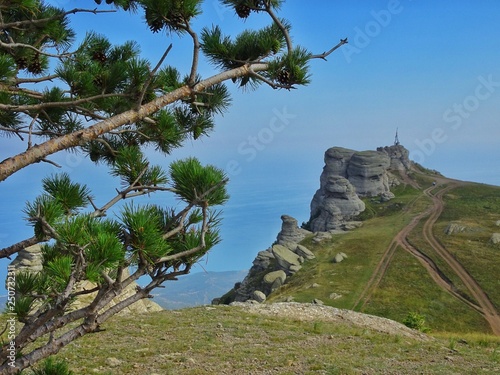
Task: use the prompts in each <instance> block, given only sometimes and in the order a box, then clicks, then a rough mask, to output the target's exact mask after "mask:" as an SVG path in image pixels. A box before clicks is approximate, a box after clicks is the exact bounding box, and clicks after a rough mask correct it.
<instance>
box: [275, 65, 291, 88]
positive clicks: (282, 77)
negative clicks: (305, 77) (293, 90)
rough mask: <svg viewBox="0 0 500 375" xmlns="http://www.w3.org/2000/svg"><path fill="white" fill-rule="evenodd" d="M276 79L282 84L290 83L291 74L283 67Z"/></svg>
mask: <svg viewBox="0 0 500 375" xmlns="http://www.w3.org/2000/svg"><path fill="white" fill-rule="evenodd" d="M277 80H278V82H279V83H281V84H282V85H290V84H291V83H292V74H291V73H290V71H289V70H288V69H286V68H283V69H282V70H281V72H279V73H278V77H277Z"/></svg>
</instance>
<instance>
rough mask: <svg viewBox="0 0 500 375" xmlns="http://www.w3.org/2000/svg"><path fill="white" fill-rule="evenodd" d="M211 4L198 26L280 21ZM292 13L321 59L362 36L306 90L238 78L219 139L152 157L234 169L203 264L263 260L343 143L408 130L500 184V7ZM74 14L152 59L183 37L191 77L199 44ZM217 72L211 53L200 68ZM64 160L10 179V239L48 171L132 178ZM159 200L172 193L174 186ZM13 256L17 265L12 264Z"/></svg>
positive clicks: (228, 29)
mask: <svg viewBox="0 0 500 375" xmlns="http://www.w3.org/2000/svg"><path fill="white" fill-rule="evenodd" d="M48 2H49V3H51V4H53V5H57V6H62V7H65V8H67V9H71V8H74V7H76V6H77V7H79V8H82V7H85V6H87V7H89V8H94V7H95V3H94V2H93V1H90V0H85V1H81V0H80V1H63V0H61V1H56V0H54V1H48ZM305 4H307V5H305ZM101 8H104V9H105V8H106V6H105V4H104V2H103V4H102V5H101ZM203 11H204V13H203V15H202V16H200V17H199V19H198V20H197V21H196V22H195V23H194V27H195V29H197V30H200V29H201V28H202V27H203V26H210V25H212V24H213V25H219V26H220V27H221V28H222V30H223V31H224V32H225V33H227V34H230V35H234V34H235V33H237V32H239V31H241V30H243V29H245V28H253V27H259V26H262V25H267V24H269V23H270V21H269V20H268V19H267V18H266V17H264V15H262V14H255V15H252V16H251V17H250V18H249V19H247V20H246V21H245V22H241V21H240V20H239V19H238V18H237V17H236V16H235V14H234V12H233V11H232V10H230V9H228V8H225V7H222V6H220V5H219V2H217V1H206V2H205V3H204V6H203ZM280 15H281V16H282V17H284V18H287V19H288V20H289V21H290V22H291V23H292V25H293V27H292V37H293V42H294V43H295V44H296V45H301V46H303V47H306V48H307V49H308V50H310V51H311V52H313V53H315V54H317V53H322V52H324V51H326V50H329V49H330V48H331V47H332V46H334V45H336V44H337V43H338V42H339V40H340V39H341V38H348V40H349V43H348V44H347V45H345V46H343V47H342V48H341V49H339V50H337V51H335V52H334V53H333V54H332V55H330V56H329V57H328V58H327V59H326V61H325V60H320V59H318V60H314V61H312V62H311V64H310V67H311V74H312V76H311V83H310V84H309V85H308V86H306V87H299V88H298V89H296V90H292V91H286V90H273V89H271V88H270V87H266V86H262V87H260V88H259V89H257V90H255V91H242V90H240V89H237V88H234V87H231V92H232V97H233V105H232V106H231V108H230V109H229V112H228V113H226V114H224V116H220V117H218V118H217V119H216V124H217V125H216V128H215V130H214V132H213V133H212V134H211V136H210V137H208V138H203V139H199V140H197V141H192V142H191V141H190V142H188V143H187V144H186V145H185V147H183V148H182V149H179V150H176V151H175V152H174V153H173V154H172V155H171V156H168V157H165V156H164V155H158V154H154V153H150V155H149V156H150V158H151V160H152V161H153V162H154V163H156V164H159V165H162V166H165V167H167V166H168V164H169V163H170V162H171V161H172V160H176V159H180V158H183V157H187V156H196V157H198V158H200V160H202V161H203V162H204V163H210V164H214V165H216V166H217V167H219V168H222V169H224V170H225V171H226V173H227V175H228V176H229V178H230V182H229V185H228V190H229V193H230V195H231V199H230V201H229V202H228V203H227V204H226V205H225V207H224V208H223V211H224V221H223V226H222V230H221V234H222V237H223V241H222V243H221V244H219V245H217V246H216V247H215V248H214V249H213V250H212V251H211V252H210V253H209V255H208V257H206V258H204V259H203V261H201V262H200V263H199V264H198V265H197V266H196V268H195V271H203V270H207V271H226V270H242V269H249V268H250V267H251V266H252V261H253V259H254V258H255V256H256V255H257V253H258V252H259V251H261V250H265V249H267V248H268V247H269V246H270V245H271V244H272V242H273V241H274V240H275V239H276V235H277V234H278V232H279V230H280V227H281V220H280V216H281V215H283V214H287V215H291V216H293V217H295V218H296V219H297V220H298V222H299V224H300V223H302V222H304V221H307V220H308V219H309V204H310V201H311V199H312V197H313V195H314V193H315V191H316V189H318V188H319V176H320V174H321V171H322V168H323V164H324V163H323V155H324V152H325V151H326V150H327V149H328V148H330V147H333V146H341V147H346V148H351V149H355V150H374V149H376V148H377V147H379V146H387V145H391V144H393V142H394V136H395V133H396V130H398V135H399V140H400V142H401V144H402V145H404V146H405V147H406V148H407V149H408V150H409V151H410V158H411V159H412V160H414V161H416V162H418V163H420V164H422V165H423V166H425V167H427V168H430V169H436V170H438V171H440V172H441V173H442V174H444V175H445V176H447V177H451V178H456V179H460V180H467V181H475V182H481V183H487V184H493V185H500V170H499V160H500V147H499V146H500V126H499V125H500V124H499V123H500V105H499V104H500V2H498V1H497V0H482V1H480V2H479V1H477V0H475V1H472V0H470V1H468V0H441V1H439V2H430V1H424V0H384V1H379V0H371V1H368V0H357V1H352V0H337V1H310V2H307V3H306V2H303V1H297V0H290V1H287V2H285V3H284V4H283V6H282V8H281V10H280ZM73 19H74V23H72V25H73V27H74V28H75V30H77V31H78V32H82V31H85V30H88V27H89V25H91V26H90V27H91V28H92V29H94V30H95V31H97V32H98V33H103V34H105V35H106V36H108V37H109V38H110V39H111V40H112V41H113V42H115V43H123V42H125V41H126V40H131V39H132V40H136V41H138V42H139V43H140V45H141V49H142V52H143V54H144V56H146V57H148V58H150V59H151V60H152V61H156V60H157V59H158V58H159V57H160V56H161V55H162V53H163V52H164V51H165V49H166V48H167V46H168V44H170V43H172V45H173V48H172V50H171V52H170V53H169V55H168V58H167V63H168V64H171V65H174V66H177V67H179V69H181V71H182V69H184V71H183V73H187V72H188V69H189V67H190V65H189V62H190V59H191V55H190V51H191V45H190V43H189V40H182V39H180V38H178V37H176V36H173V37H172V36H169V35H165V34H155V35H152V34H151V33H150V32H149V31H148V29H147V27H146V26H145V25H144V23H143V22H142V19H141V16H140V15H135V16H131V15H128V14H125V15H124V14H100V15H94V14H85V15H77V16H75V17H74V18H73ZM214 73H215V70H214V68H213V67H211V66H209V65H207V64H206V63H205V62H204V61H202V63H201V65H200V74H202V75H203V76H208V75H211V74H214ZM24 147H25V145H23V144H22V143H21V142H19V141H18V140H17V139H16V138H8V139H6V140H5V139H0V160H3V159H4V158H6V157H7V156H8V155H9V154H11V153H12V152H14V151H21V150H23V148H24ZM51 160H54V161H56V162H57V163H59V164H61V165H62V168H60V169H58V170H56V168H54V167H53V166H51V165H49V164H36V165H33V166H29V167H27V168H25V169H23V170H22V171H20V172H19V173H17V174H16V175H14V176H12V177H10V178H9V179H8V180H6V181H4V182H1V183H0V191H1V192H2V195H1V196H2V200H1V207H0V224H1V225H0V248H2V247H4V246H8V245H10V244H12V243H14V242H17V241H19V240H21V239H24V238H27V237H29V236H31V232H30V227H28V226H27V225H26V223H25V221H24V220H23V213H22V209H23V208H24V205H25V202H26V201H28V200H31V199H33V198H34V197H35V196H36V195H37V194H38V193H39V192H40V185H41V184H40V178H41V177H43V176H46V175H48V174H51V173H54V172H58V171H65V172H68V173H69V174H70V175H71V177H72V178H74V179H75V180H76V181H79V182H82V183H86V184H87V185H88V186H89V187H90V188H91V189H92V190H93V191H94V195H95V196H97V197H98V198H97V200H98V201H100V202H102V203H104V202H105V201H106V200H107V199H109V198H111V197H112V195H113V193H114V192H115V190H114V189H115V187H119V181H117V180H116V179H114V178H111V177H110V176H109V175H108V174H107V172H106V171H105V170H104V169H102V168H97V169H96V168H95V167H94V166H93V165H91V164H90V162H89V161H88V160H86V159H85V158H84V157H83V156H81V155H75V154H64V153H61V154H57V155H54V156H52V157H51ZM150 199H151V200H150V202H153V203H160V204H164V203H165V202H167V201H168V199H167V198H166V197H164V196H160V195H157V196H153V197H151V198H150ZM143 201H144V202H146V200H143ZM172 204H174V205H175V204H178V203H176V202H173V203H172ZM178 207H180V206H178ZM1 262H2V263H1V264H2V268H5V267H3V266H4V265H5V266H6V265H7V261H6V260H3V261H1ZM0 293H1V292H0Z"/></svg>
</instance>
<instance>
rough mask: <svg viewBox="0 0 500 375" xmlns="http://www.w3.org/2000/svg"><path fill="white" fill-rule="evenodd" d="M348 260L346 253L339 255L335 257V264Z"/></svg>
mask: <svg viewBox="0 0 500 375" xmlns="http://www.w3.org/2000/svg"><path fill="white" fill-rule="evenodd" d="M346 258H347V256H346V255H345V254H344V253H337V254H336V255H335V257H333V263H340V262H342V261H343V260H344V259H346Z"/></svg>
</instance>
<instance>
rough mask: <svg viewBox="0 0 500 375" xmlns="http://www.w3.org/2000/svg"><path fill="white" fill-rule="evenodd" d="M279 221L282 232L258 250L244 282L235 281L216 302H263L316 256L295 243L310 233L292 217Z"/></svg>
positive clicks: (284, 217)
mask: <svg viewBox="0 0 500 375" xmlns="http://www.w3.org/2000/svg"><path fill="white" fill-rule="evenodd" d="M281 220H282V225H281V231H280V232H279V233H278V236H277V241H276V243H275V244H274V245H272V246H271V247H270V248H268V249H266V250H263V251H259V253H258V254H257V256H256V257H255V259H254V261H253V263H252V267H251V268H250V271H249V272H248V274H247V276H246V277H245V278H244V279H243V281H242V282H241V283H237V284H236V285H235V287H234V288H233V290H232V291H231V292H230V293H229V294H228V295H226V296H225V297H222V298H220V299H217V300H218V301H220V302H221V303H231V302H234V301H236V302H245V301H248V300H254V301H258V302H263V301H265V299H266V298H267V296H269V294H271V293H272V292H274V291H275V290H276V289H278V288H279V287H281V286H282V285H283V284H285V283H286V282H287V280H288V278H289V277H291V276H292V275H293V274H295V273H296V272H298V271H299V270H300V269H301V268H302V264H303V263H304V262H306V261H308V260H310V259H314V258H315V255H314V254H313V252H312V251H310V250H309V249H308V248H307V247H305V246H303V245H299V244H297V242H299V241H302V240H303V239H304V238H305V237H306V236H307V235H312V233H311V232H309V231H307V230H305V229H302V228H299V227H298V226H297V220H296V219H294V218H293V217H291V216H288V215H283V216H281ZM214 303H215V302H214Z"/></svg>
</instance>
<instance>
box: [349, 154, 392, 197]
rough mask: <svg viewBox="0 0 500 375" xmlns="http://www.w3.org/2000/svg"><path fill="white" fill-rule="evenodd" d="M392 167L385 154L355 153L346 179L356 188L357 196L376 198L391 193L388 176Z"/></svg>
mask: <svg viewBox="0 0 500 375" xmlns="http://www.w3.org/2000/svg"><path fill="white" fill-rule="evenodd" d="M390 165H391V161H390V158H389V157H388V156H387V154H385V153H383V152H379V151H361V152H355V153H354V154H353V155H352V157H351V160H349V164H348V166H347V175H346V176H345V177H346V178H347V179H348V180H349V182H350V183H351V184H352V185H354V187H355V188H356V194H358V195H359V196H361V197H374V196H377V195H381V194H384V193H388V192H390V189H389V177H388V175H387V170H388V169H389V166H390Z"/></svg>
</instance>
